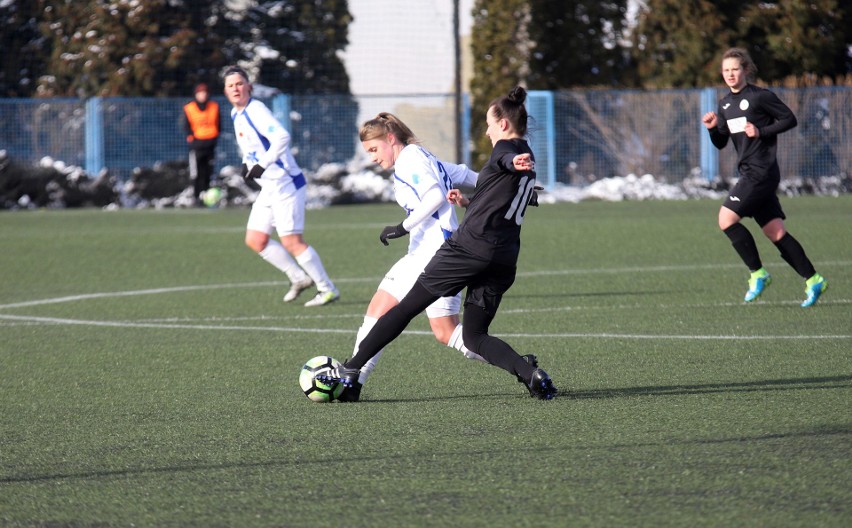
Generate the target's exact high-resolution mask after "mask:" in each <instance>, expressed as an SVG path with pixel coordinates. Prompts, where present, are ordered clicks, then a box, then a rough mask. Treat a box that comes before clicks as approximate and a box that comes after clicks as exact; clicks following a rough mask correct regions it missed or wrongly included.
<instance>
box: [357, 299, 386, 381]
mask: <svg viewBox="0 0 852 528" xmlns="http://www.w3.org/2000/svg"><path fill="white" fill-rule="evenodd" d="M376 321H378V319H376V318H375V317H370V316H368V315H365V316H364V322H363V323H361V328H359V329H358V334H357V335H356V336H355V348H354V349H353V350H352V357H355V356H356V355H357V354H358V347H360V346H361V341H363V340H364V338H365V337H367V334H369V333H370V330H372V329H373V327H374V326H375V325H376ZM381 355H382V350H379V353H378V354H376V355H375V356H373V357H372V358H370V361H368V362H367V363H366V364H365V365H364V366H363V367H361V374H360V375H359V376H358V383H360V384H361V385H363V384H364V383H366V382H367V378H369V377H370V373H371V372H373V369H374V368H376V364H377V363H378V362H379V357H381Z"/></svg>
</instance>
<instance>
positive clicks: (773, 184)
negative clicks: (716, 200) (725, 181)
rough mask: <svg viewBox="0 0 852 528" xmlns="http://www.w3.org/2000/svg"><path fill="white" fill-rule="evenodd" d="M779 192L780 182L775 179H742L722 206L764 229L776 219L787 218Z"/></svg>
mask: <svg viewBox="0 0 852 528" xmlns="http://www.w3.org/2000/svg"><path fill="white" fill-rule="evenodd" d="M777 190H778V180H775V179H769V180H768V181H767V180H754V179H752V178H740V179H739V180H738V181H737V184H736V185H734V188H733V189H731V192H730V193H728V197H727V198H726V199H725V203H724V204H722V205H724V206H725V207H727V208H728V209H730V210H731V211H733V212H735V213H737V214H738V215H739V216H740V217H742V218H745V217H749V216H750V217H752V218H754V220H755V221H756V222H757V225H759V226H760V227H763V226H765V225H766V224H768V223H769V222H770V221H772V220H774V219H776V218H780V219H782V220H783V219H785V218H786V216H784V210H783V209H781V202H780V201H779V200H778V194H777Z"/></svg>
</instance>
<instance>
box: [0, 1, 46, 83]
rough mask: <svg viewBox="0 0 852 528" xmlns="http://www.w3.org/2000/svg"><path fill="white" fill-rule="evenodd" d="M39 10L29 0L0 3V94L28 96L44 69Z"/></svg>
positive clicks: (44, 56)
mask: <svg viewBox="0 0 852 528" xmlns="http://www.w3.org/2000/svg"><path fill="white" fill-rule="evenodd" d="M40 12H41V10H40V8H39V6H38V5H37V4H36V3H34V2H32V1H31V0H8V1H6V2H0V35H2V37H0V49H2V50H3V51H2V52H0V56H2V61H0V97H28V96H30V95H31V94H32V93H33V92H34V91H35V86H36V77H37V76H38V75H40V74H41V73H42V72H43V71H44V64H45V61H46V55H45V54H44V53H43V51H42V50H43V48H44V38H43V37H42V35H41V32H40V31H39V27H38V17H39V14H40Z"/></svg>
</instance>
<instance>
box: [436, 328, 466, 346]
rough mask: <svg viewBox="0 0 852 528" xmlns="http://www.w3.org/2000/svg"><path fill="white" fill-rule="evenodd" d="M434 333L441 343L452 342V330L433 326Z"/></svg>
mask: <svg viewBox="0 0 852 528" xmlns="http://www.w3.org/2000/svg"><path fill="white" fill-rule="evenodd" d="M432 335H434V336H435V339H436V340H437V341H438V342H439V343H441V344H442V345H449V344H450V338H451V337H453V332H452V331H449V332H448V331H447V330H446V329H444V328H433V329H432ZM462 339H464V338H462Z"/></svg>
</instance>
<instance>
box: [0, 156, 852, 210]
mask: <svg viewBox="0 0 852 528" xmlns="http://www.w3.org/2000/svg"><path fill="white" fill-rule="evenodd" d="M9 167H13V169H11V170H10V169H9ZM305 175H306V176H307V178H308V181H309V185H308V203H307V206H308V208H311V209H318V208H323V207H328V206H331V205H336V204H352V203H377V202H393V201H394V198H393V183H392V180H391V177H390V175H389V174H387V173H383V172H380V171H377V167H376V166H374V165H372V164H370V163H369V162H368V161H367V160H366V159H363V158H360V159H356V160H353V161H350V162H349V163H346V164H343V163H331V164H328V165H325V166H323V167H321V168H320V169H319V170H317V171H316V172H314V173H309V172H306V174H305ZM0 180H6V182H5V183H6V184H7V185H5V188H4V189H2V190H3V191H5V192H0V209H34V208H39V207H49V208H62V207H103V208H106V209H117V208H155V209H163V208H170V207H178V208H180V207H194V206H196V201H195V200H194V199H193V196H192V191H191V187H190V182H189V179H188V171H187V169H186V167H185V162H182V161H181V162H170V163H163V164H158V165H157V166H155V167H152V168H139V169H136V170H135V171H134V173H133V176H132V177H131V178H130V179H128V180H126V181H114V180H113V179H111V178H109V175H108V174H106V173H104V174H100V175H98V176H97V177H94V178H93V177H91V176H90V175H87V174H86V173H85V172H84V171H83V170H82V169H81V168H79V167H72V166H68V165H67V164H65V163H63V162H62V161H56V160H52V159H49V158H44V159H43V160H41V162H40V163H39V164H37V165H36V166H32V167H26V166H23V165H21V164H14V163H11V162H10V161H9V159H8V158H7V157H6V156H5V152H3V151H0ZM733 183H734V182H731V181H728V182H720V181H714V182H708V181H707V180H706V179H705V178H703V177H701V175H700V173H699V172H697V171H696V172H694V173H693V174H691V175H689V176H688V177H686V178H685V179H683V180H682V181H680V182H677V183H669V182H666V181H663V180H662V179H659V178H656V177H654V176H653V175H651V174H644V175H642V176H637V175H635V174H628V175H626V176H620V177H613V178H603V179H599V180H597V181H594V182H591V183H589V184H587V185H585V186H574V185H565V184H556V185H554V186H552V187H551V188H548V189H545V190H543V191H540V192H539V203H541V204H552V203H559V202H570V203H578V202H582V201H585V200H598V201H608V202H621V201H642V200H688V199H697V198H712V199H722V198H723V197H724V196H725V194H726V192H727V189H728V188H729V186H730V185H732V184H733ZM214 184H215V185H216V186H217V187H219V189H221V191H222V192H221V198H218V196H219V193H217V199H218V201H216V202H215V203H212V206H213V207H225V206H234V207H243V206H248V205H249V204H250V203H251V202H252V201H253V200H254V198H255V196H256V192H257V188H256V187H254V188H252V186H250V185H248V184H246V182H244V181H243V180H242V178H241V177H240V175H239V170H238V169H237V168H236V167H232V166H228V167H225V168H223V169H222V170H221V172H220V173H219V175H218V177H217V178H216V179H215V181H214ZM851 189H852V178H849V177H848V176H828V177H822V178H812V179H807V180H803V179H801V178H787V179H784V180H782V182H781V184H780V186H779V193H780V194H782V195H786V196H797V195H802V194H816V195H824V196H825V195H828V196H837V195H839V194H843V193H848V192H850V190H851Z"/></svg>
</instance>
